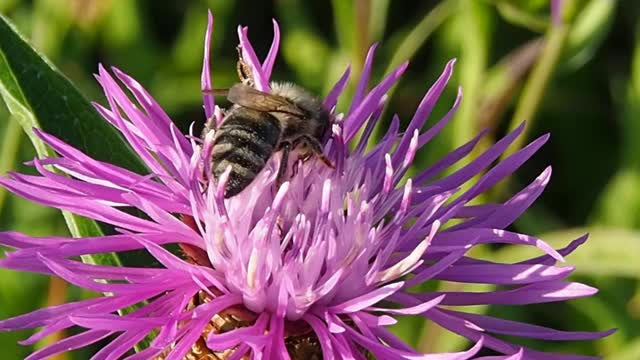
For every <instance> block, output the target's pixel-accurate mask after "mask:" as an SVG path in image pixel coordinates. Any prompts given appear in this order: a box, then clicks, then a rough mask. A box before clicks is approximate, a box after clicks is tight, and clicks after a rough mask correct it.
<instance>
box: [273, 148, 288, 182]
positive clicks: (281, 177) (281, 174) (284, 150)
mask: <svg viewBox="0 0 640 360" xmlns="http://www.w3.org/2000/svg"><path fill="white" fill-rule="evenodd" d="M290 152H291V144H289V143H284V144H282V159H281V160H280V166H279V167H278V175H277V176H276V186H277V187H280V185H282V182H283V180H284V176H285V174H286V172H287V167H288V166H289V153H290Z"/></svg>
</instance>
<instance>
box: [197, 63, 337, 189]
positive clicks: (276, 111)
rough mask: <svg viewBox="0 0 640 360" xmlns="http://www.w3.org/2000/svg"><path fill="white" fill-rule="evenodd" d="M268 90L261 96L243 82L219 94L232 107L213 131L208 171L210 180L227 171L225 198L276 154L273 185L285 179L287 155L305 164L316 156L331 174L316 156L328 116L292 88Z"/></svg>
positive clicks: (301, 91)
mask: <svg viewBox="0 0 640 360" xmlns="http://www.w3.org/2000/svg"><path fill="white" fill-rule="evenodd" d="M239 73H240V74H241V76H242V74H244V72H241V71H239ZM241 80H243V79H242V78H241ZM271 87H272V88H271V92H270V93H266V92H262V91H259V90H257V89H255V88H254V87H253V86H251V83H250V82H249V81H246V79H245V80H243V81H241V82H240V83H238V84H235V85H233V86H232V87H231V88H230V89H228V90H225V91H224V93H225V95H226V97H227V99H228V100H229V101H230V102H231V103H233V106H231V108H229V110H228V111H227V112H226V113H225V116H224V118H223V120H222V122H221V124H220V126H219V127H218V128H217V129H216V130H215V133H214V138H213V147H212V151H211V165H212V166H211V169H212V174H213V176H214V178H215V179H216V180H218V179H219V178H220V176H222V174H224V172H225V171H227V169H228V168H230V169H231V171H230V173H229V179H228V181H227V184H226V186H225V192H224V196H225V198H229V197H232V196H235V195H237V194H238V193H240V192H241V191H242V190H244V189H245V188H246V187H247V186H249V184H250V183H251V182H252V181H253V180H254V179H255V178H256V176H258V174H259V173H260V171H261V170H262V169H263V168H264V167H265V165H266V163H267V161H268V160H269V159H270V157H271V156H272V155H273V153H275V152H278V151H282V157H281V161H280V165H279V168H278V174H277V176H276V184H277V185H280V184H281V183H282V182H283V180H284V178H285V175H286V171H287V165H288V159H289V155H290V153H291V152H292V151H293V150H302V153H303V154H304V155H303V156H302V157H303V159H304V160H305V161H306V160H308V159H309V158H311V156H316V157H317V158H318V159H319V160H321V161H322V162H323V163H324V164H326V165H327V166H329V167H331V168H333V165H332V164H331V162H330V161H329V160H328V159H327V157H326V156H325V155H324V154H323V153H322V151H323V150H322V140H323V137H324V135H325V133H326V132H327V130H328V128H329V125H330V115H329V112H328V111H327V110H326V109H325V108H324V107H323V105H322V102H321V101H320V100H319V99H318V98H316V97H315V96H313V95H311V94H310V93H309V92H307V91H306V90H305V89H303V88H302V87H300V86H298V85H295V84H292V83H286V82H285V83H272V84H271ZM205 136H206V135H205Z"/></svg>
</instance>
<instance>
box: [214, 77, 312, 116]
mask: <svg viewBox="0 0 640 360" xmlns="http://www.w3.org/2000/svg"><path fill="white" fill-rule="evenodd" d="M227 99H229V101H231V102H232V103H234V104H236V105H240V106H244V107H246V108H249V109H253V110H257V111H264V112H282V113H287V114H291V115H295V116H299V117H304V116H305V112H304V111H302V109H300V108H299V107H297V106H296V105H295V104H292V103H291V102H289V101H288V100H287V99H285V98H283V97H281V96H277V95H273V94H269V93H266V92H262V91H260V90H257V89H254V88H252V87H251V86H248V85H245V84H240V83H239V84H235V85H233V86H232V87H231V88H230V89H229V91H228V93H227Z"/></svg>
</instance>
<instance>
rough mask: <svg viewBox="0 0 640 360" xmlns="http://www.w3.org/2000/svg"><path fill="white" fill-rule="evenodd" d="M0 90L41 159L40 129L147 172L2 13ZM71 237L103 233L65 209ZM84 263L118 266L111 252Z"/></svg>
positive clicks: (43, 149)
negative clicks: (38, 134) (35, 129)
mask: <svg viewBox="0 0 640 360" xmlns="http://www.w3.org/2000/svg"><path fill="white" fill-rule="evenodd" d="M0 94H1V95H2V98H3V99H4V101H5V103H6V105H7V108H8V109H9V111H10V113H11V114H12V117H11V118H12V119H14V120H15V121H18V122H19V123H20V125H21V126H22V127H23V129H24V131H25V132H26V133H27V135H28V136H29V138H30V139H31V142H32V143H33V145H34V147H35V148H36V151H37V153H38V155H39V156H40V157H44V156H54V155H55V154H54V153H53V152H52V151H51V150H50V149H48V148H47V147H46V146H45V144H44V143H43V142H42V141H41V140H40V139H39V138H38V137H37V136H35V134H34V132H33V128H34V127H35V128H40V129H42V130H44V131H46V132H48V133H50V134H53V135H55V136H57V137H59V138H60V139H62V140H64V141H65V142H66V143H68V144H70V145H72V146H74V147H76V148H78V149H80V150H82V151H84V152H85V153H87V154H89V155H91V156H93V157H94V158H96V159H98V160H102V161H106V162H109V163H112V164H116V165H120V166H123V167H125V168H128V169H130V170H133V171H138V172H140V173H144V172H146V170H145V167H144V165H143V164H142V163H141V162H140V160H139V159H138V157H137V156H136V155H135V153H134V152H133V151H132V150H131V148H129V147H128V145H127V144H126V143H125V142H124V141H123V140H122V138H120V136H119V135H118V133H117V132H116V130H115V129H114V128H112V127H111V126H110V125H109V124H108V123H107V122H106V121H104V120H103V119H102V118H101V117H100V116H99V115H98V113H97V112H96V111H95V110H94V109H93V107H92V106H91V104H90V103H89V102H88V101H87V100H86V99H85V98H84V97H83V96H82V95H81V94H80V92H79V91H78V90H77V89H76V88H75V87H74V86H73V85H72V84H71V83H70V82H69V80H67V79H66V78H65V77H64V76H63V75H62V74H61V73H60V72H59V71H57V70H56V69H55V68H54V67H53V66H52V65H51V64H50V63H49V62H48V61H47V60H46V59H45V58H44V57H42V56H41V55H39V54H38V53H37V52H36V51H35V50H33V49H32V48H31V46H29V44H28V43H27V42H26V41H25V40H24V39H23V38H22V37H21V36H20V35H19V34H18V32H17V31H16V30H15V28H14V27H13V25H11V24H10V23H9V21H8V20H7V19H6V18H4V17H0ZM64 217H65V220H66V222H67V226H68V227H69V230H70V232H71V234H72V235H73V236H74V237H81V236H100V235H102V234H103V232H102V230H101V229H100V227H99V226H98V225H97V224H96V222H94V221H92V220H88V219H85V218H82V217H80V216H77V215H73V214H69V213H66V212H65V213H64ZM83 260H84V261H85V262H89V263H98V264H104V265H107V264H110V265H118V264H120V261H119V259H118V258H117V256H116V255H115V254H102V255H95V256H91V257H87V258H86V259H83Z"/></svg>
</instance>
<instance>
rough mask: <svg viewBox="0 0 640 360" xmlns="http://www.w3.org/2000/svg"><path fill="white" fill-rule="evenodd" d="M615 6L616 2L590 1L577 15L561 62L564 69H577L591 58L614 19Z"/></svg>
mask: <svg viewBox="0 0 640 360" xmlns="http://www.w3.org/2000/svg"><path fill="white" fill-rule="evenodd" d="M616 5H617V2H616V1H601V0H591V1H589V3H587V5H586V6H585V7H584V8H583V9H582V10H581V11H580V12H579V13H578V15H577V16H576V18H575V20H574V21H573V26H572V27H571V31H570V32H569V37H568V38H567V46H566V48H565V50H564V54H563V58H564V59H563V60H562V61H561V62H562V63H564V64H565V66H566V67H568V68H571V69H576V68H579V67H580V66H582V65H584V64H585V63H586V62H588V61H589V60H590V59H591V58H592V57H593V55H594V54H595V52H596V51H597V50H598V48H599V47H600V45H601V44H602V43H603V41H604V39H605V38H606V37H607V35H608V34H609V31H610V30H611V27H612V25H613V21H614V20H615V19H616V17H615V10H616Z"/></svg>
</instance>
